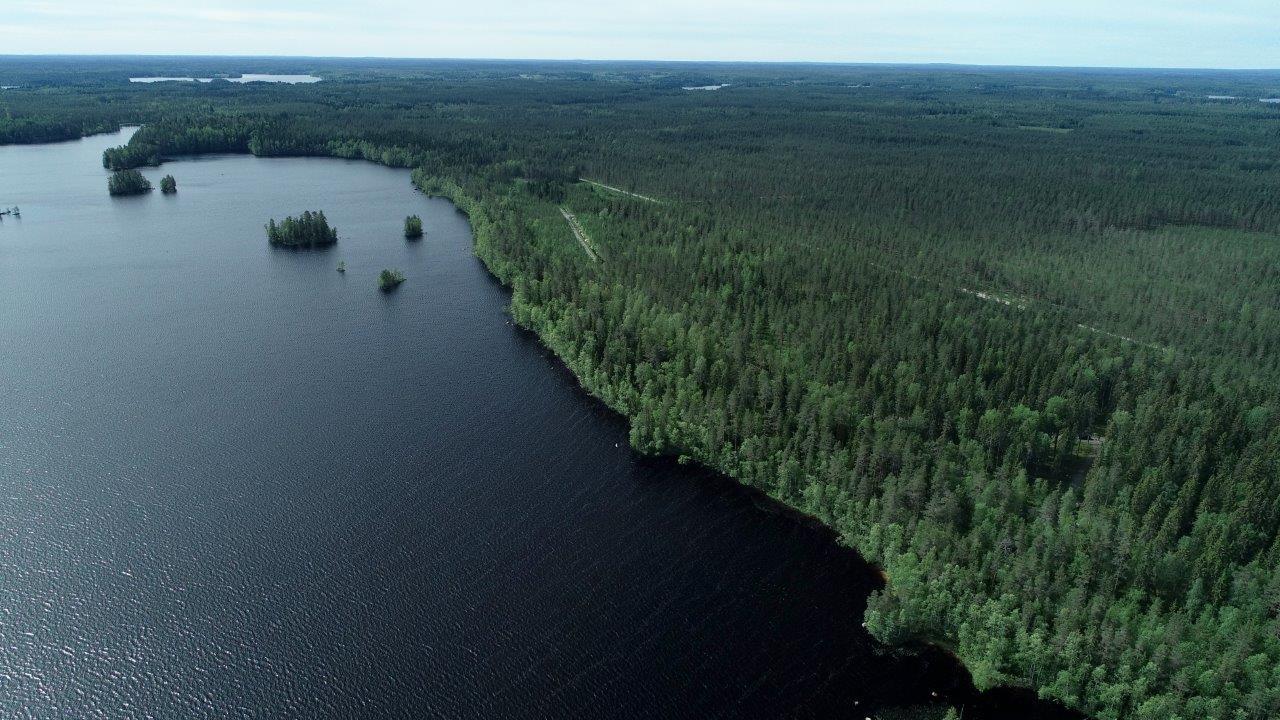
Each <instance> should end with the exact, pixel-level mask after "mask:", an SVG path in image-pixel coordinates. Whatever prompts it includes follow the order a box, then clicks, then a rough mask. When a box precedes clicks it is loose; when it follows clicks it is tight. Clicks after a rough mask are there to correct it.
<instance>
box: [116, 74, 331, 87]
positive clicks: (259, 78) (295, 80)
mask: <svg viewBox="0 0 1280 720" xmlns="http://www.w3.org/2000/svg"><path fill="white" fill-rule="evenodd" d="M215 79H221V80H226V81H227V82H233V83H251V82H268V83H287V84H289V85H298V84H308V83H317V82H320V78H318V77H316V76H315V75H273V74H269V73H244V74H243V75H241V76H240V77H224V78H207V77H203V78H197V77H159V76H157V77H131V78H129V82H133V83H157V82H202V83H209V82H213V81H214V80H215Z"/></svg>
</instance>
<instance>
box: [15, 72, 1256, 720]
mask: <svg viewBox="0 0 1280 720" xmlns="http://www.w3.org/2000/svg"><path fill="white" fill-rule="evenodd" d="M164 63H168V64H164ZM184 63H185V64H184ZM218 63H223V64H226V65H227V67H225V68H224V67H220V66H218ZM231 64H232V61H227V60H220V59H212V58H210V59H191V60H184V59H165V60H161V59H156V60H142V59H139V60H124V59H104V60H102V61H100V62H98V63H93V64H89V65H87V66H83V64H82V65H74V64H70V63H67V62H65V61H52V60H51V61H48V62H46V63H43V64H42V63H41V62H39V61H36V60H30V61H19V60H14V59H5V60H0V76H2V77H3V78H4V79H5V84H9V85H19V86H21V87H20V88H18V89H16V90H6V91H4V92H3V93H0V142H5V143H15V142H45V141H50V140H56V139H66V138H73V137H79V136H80V135H82V134H85V133H90V132H96V131H100V130H103V129H108V128H115V127H117V126H118V125H120V124H142V125H143V127H142V129H141V130H139V131H138V132H137V133H136V134H135V135H134V137H133V139H132V140H131V141H130V143H129V144H128V145H127V146H125V147H123V148H119V149H116V150H112V151H109V152H107V153H106V156H105V157H104V158H103V163H104V165H105V166H106V167H108V168H111V169H117V170H118V169H129V168H134V167H139V166H143V165H152V164H156V163H159V162H162V161H163V160H164V159H166V158H170V157H175V156H178V155H185V154H192V153H214V152H241V153H244V152H247V153H253V154H255V155H260V156H293V155H326V156H335V157H343V158H363V159H368V160H372V161H374V162H379V163H383V164H387V165H391V166H396V167H405V168H413V169H414V175H413V177H414V181H415V183H416V184H417V185H418V186H419V187H420V188H421V189H422V190H424V191H425V192H428V193H431V194H436V195H444V196H448V197H450V198H451V199H453V201H454V202H455V203H456V204H457V205H458V207H459V208H460V209H462V210H463V211H465V212H466V213H467V214H468V215H469V216H470V218H471V222H472V225H473V228H474V230H475V234H476V252H477V254H478V255H479V256H480V257H481V258H482V259H483V261H484V262H485V263H486V264H487V266H488V267H489V268H490V270H491V271H492V272H493V273H494V274H495V275H496V276H497V277H499V278H500V279H501V280H502V281H503V282H505V283H506V284H508V285H510V286H511V288H512V290H513V295H512V303H511V311H512V314H513V316H514V317H515V319H516V320H517V321H518V322H519V323H521V324H522V325H524V326H526V327H529V328H531V329H533V330H535V331H536V332H537V333H538V334H539V335H540V336H541V337H542V338H543V340H544V341H545V342H546V343H547V345H548V346H550V347H551V348H552V349H554V350H555V351H556V353H557V354H559V355H560V357H562V358H563V359H564V361H565V362H566V364H567V365H568V366H569V367H570V368H571V369H572V370H573V371H574V372H575V373H576V374H577V376H578V377H579V378H580V379H581V381H582V384H583V386H584V387H585V388H586V389H587V390H588V391H590V392H591V393H593V394H595V395H596V396H598V397H600V398H601V399H603V400H604V401H605V402H606V403H608V404H609V405H610V406H611V407H613V408H614V409H616V410H617V411H618V412H620V413H623V414H625V415H626V416H627V417H628V418H629V419H630V422H631V441H632V444H633V445H634V446H635V448H636V449H637V450H638V451H640V452H644V453H662V454H670V455H674V456H681V457H684V458H688V459H691V460H694V461H697V462H699V463H702V464H705V465H707V466H709V467H712V468H716V469H718V470H720V471H722V472H724V473H725V474H727V475H729V476H732V477H733V478H736V479H737V480H739V481H741V482H743V483H746V484H748V485H750V486H753V487H755V488H759V489H760V490H762V491H764V492H766V493H768V494H769V495H771V496H772V497H774V498H776V499H778V500H780V501H781V502H783V503H786V504H788V505H790V506H793V507H795V508H798V509H800V510H802V511H804V512H806V513H810V514H812V515H814V516H816V517H817V518H819V519H821V520H822V521H823V522H824V523H827V524H828V525H830V526H831V527H832V528H834V529H835V530H836V531H837V532H838V533H839V534H840V536H841V538H842V539H843V540H844V541H845V542H847V543H848V544H849V545H851V546H853V547H855V548H857V549H858V551H859V552H861V553H862V554H863V555H864V556H866V557H867V558H868V559H869V560H871V561H873V562H875V563H877V564H878V565H880V566H881V567H882V568H884V570H885V573H886V575H887V578H888V579H887V584H886V586H885V588H884V590H883V591H881V592H879V593H877V594H876V595H875V596H874V597H873V598H872V600H871V602H870V605H869V608H868V611H867V615H866V617H865V621H866V622H867V623H868V627H869V628H870V629H871V630H872V631H873V632H874V633H875V634H876V635H877V636H878V637H880V638H881V639H883V640H886V641H888V642H891V643H904V642H909V641H916V640H924V641H930V642H936V643H939V644H941V645H943V646H944V647H946V648H949V649H951V650H953V651H954V652H955V653H956V654H957V655H958V656H959V657H960V658H961V659H962V660H963V661H964V662H965V664H966V666H967V667H968V668H969V670H970V671H971V673H972V674H973V677H974V679H975V682H976V683H977V684H978V685H979V686H980V687H990V686H995V685H1015V686H1025V687H1028V688H1032V689H1034V690H1036V691H1037V692H1039V693H1040V694H1041V695H1042V696H1044V697H1047V698H1052V699H1055V700H1057V701H1059V702H1061V703H1063V704H1065V705H1067V706H1070V707H1073V708H1077V709H1080V710H1082V711H1084V712H1086V713H1088V714H1089V715H1091V716H1094V717H1099V718H1142V719H1155V718H1159V719H1160V720H1172V719H1176V718H1187V719H1190V718H1197V719H1199V718H1215V719H1216V718H1221V719H1233V720H1235V719H1246V718H1248V719H1258V720H1261V719H1263V718H1273V717H1278V716H1280V105H1276V104H1270V103H1262V102H1259V100H1260V99H1262V98H1275V97H1280V74H1276V73H1270V74H1268V73H1262V72H1234V73H1232V72H1190V71H1141V72H1140V71H1120V70H1098V71H1088V72H1085V71H1069V70H1025V69H989V68H963V67H953V68H912V67H891V66H823V65H812V66H810V65H719V64H717V65H696V64H688V65H686V64H660V63H652V64H624V63H614V64H609V63H596V64H582V63H574V64H569V63H515V62H509V63H503V62H487V63H481V62H470V63H468V62H432V63H428V62H418V61H354V60H352V61H323V60H297V61H286V60H275V61H263V62H262V63H261V65H262V66H263V67H262V68H261V69H262V70H263V71H277V72H287V71H300V72H313V73H315V74H318V75H321V76H323V77H324V78H325V79H324V81H322V82H320V83H316V84H314V85H300V86H255V85H236V84H232V83H227V82H221V81H215V82H212V83H208V84H196V83H157V84H154V85H131V84H130V83H128V82H127V81H126V80H125V78H127V77H128V76H129V75H131V74H132V75H141V74H149V73H148V72H147V71H149V70H150V71H154V72H153V73H152V74H164V75H184V74H190V75H208V74H211V72H217V71H224V72H227V71H235V70H237V69H243V68H239V67H230V65H231ZM240 65H243V61H240ZM161 70H162V71H163V72H159V71H161ZM724 83H730V85H729V86H728V87H723V88H721V89H719V90H713V91H708V90H686V89H684V88H687V87H702V86H712V85H721V84H724ZM1209 96H1230V97H1231V98H1234V99H1227V100H1222V99H1211V98H1210V97H1209ZM562 209H563V210H564V212H565V213H571V215H566V214H563V213H562ZM566 218H573V219H574V220H573V222H566ZM575 224H576V225H575ZM576 226H580V228H581V230H582V231H584V232H585V235H586V236H589V238H590V241H591V247H590V248H588V249H589V250H590V251H591V252H593V253H595V254H596V255H598V260H599V261H598V262H597V261H596V259H595V257H594V256H592V255H589V254H588V252H584V248H586V247H587V246H586V245H584V244H581V243H580V242H579V240H578V238H577V237H576V236H575V232H576V230H577V227H576ZM863 620H864V618H850V622H861V621H863Z"/></svg>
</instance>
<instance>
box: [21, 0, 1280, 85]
mask: <svg viewBox="0 0 1280 720" xmlns="http://www.w3.org/2000/svg"><path fill="white" fill-rule="evenodd" d="M0 5H2V7H0V41H2V42H0V53H23V54H28V53H163V54H201V55H345V56H384V57H452V58H562V59H574V58H583V59H638V60H646V59H670V60H811V61H834V62H951V63H977V64H1014V65H1085V66H1128V67H1134V66H1141V67H1230V68H1240V67H1244V68H1280V0H1052V1H1050V0H950V1H948V0H886V1H872V0H844V1H843V2H840V1H835V0H791V1H789V2H788V1H784V0H635V1H634V2H612V1H611V0H595V1H591V0H546V1H544V2H518V1H517V0H450V1H449V2H437V1H436V0H351V1H341V2H340V1H338V0H310V1H309V2H298V1H296V0H258V1H256V2H253V1H249V0H205V1H204V2H187V1H185V0H167V1H162V0H118V1H113V0H5V1H4V2H3V3H0Z"/></svg>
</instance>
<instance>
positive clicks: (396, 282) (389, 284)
mask: <svg viewBox="0 0 1280 720" xmlns="http://www.w3.org/2000/svg"><path fill="white" fill-rule="evenodd" d="M404 281H405V277H404V273H402V272H400V271H399V270H383V271H382V272H381V273H379V274H378V289H379V290H381V291H382V292H391V291H392V290H395V289H396V288H398V287H400V283H402V282H404Z"/></svg>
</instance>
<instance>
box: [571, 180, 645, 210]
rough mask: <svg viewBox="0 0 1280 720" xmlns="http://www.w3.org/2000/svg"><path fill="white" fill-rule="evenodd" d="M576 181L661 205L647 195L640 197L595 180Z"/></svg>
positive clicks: (637, 194)
mask: <svg viewBox="0 0 1280 720" xmlns="http://www.w3.org/2000/svg"><path fill="white" fill-rule="evenodd" d="M578 179H579V180H581V181H582V182H584V183H587V184H588V185H595V186H596V187H598V188H603V189H605V190H610V191H613V192H616V193H622V194H623V195H630V196H631V197H633V198H638V199H640V200H644V201H645V202H651V203H657V204H659V205H661V204H662V201H661V200H655V199H654V198H651V197H649V196H648V195H641V194H640V193H633V192H631V191H630V190H623V189H622V188H616V187H614V186H612V185H605V184H604V183H598V182H596V181H595V180H588V179H586V178H578Z"/></svg>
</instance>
